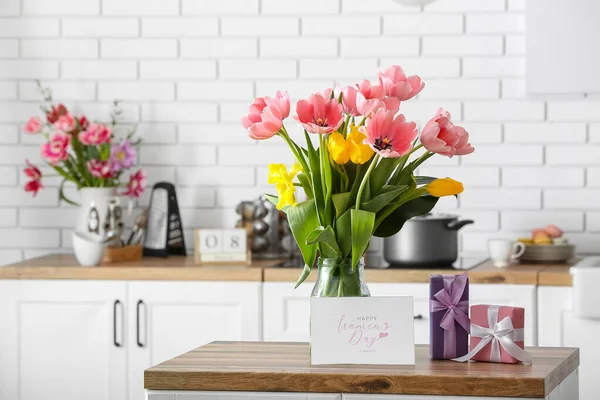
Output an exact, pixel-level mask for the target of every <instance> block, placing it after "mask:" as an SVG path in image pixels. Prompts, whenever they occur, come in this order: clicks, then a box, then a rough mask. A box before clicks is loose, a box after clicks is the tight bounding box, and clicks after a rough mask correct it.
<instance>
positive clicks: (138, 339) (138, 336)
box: [135, 300, 146, 347]
mask: <svg viewBox="0 0 600 400" xmlns="http://www.w3.org/2000/svg"><path fill="white" fill-rule="evenodd" d="M141 305H143V306H144V311H145V310H146V304H145V303H144V301H143V300H138V302H137V305H136V319H135V323H136V328H137V334H136V340H137V345H138V347H145V344H144V343H142V341H141V339H140V336H141V335H140V306H141ZM145 317H146V313H144V322H145V321H146V318H145ZM144 332H146V330H144Z"/></svg>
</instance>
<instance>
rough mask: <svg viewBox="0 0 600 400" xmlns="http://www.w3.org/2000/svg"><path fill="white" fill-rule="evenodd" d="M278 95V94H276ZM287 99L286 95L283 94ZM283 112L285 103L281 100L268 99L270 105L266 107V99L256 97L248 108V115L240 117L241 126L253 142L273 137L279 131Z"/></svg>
mask: <svg viewBox="0 0 600 400" xmlns="http://www.w3.org/2000/svg"><path fill="white" fill-rule="evenodd" d="M277 93H278V94H279V92H277ZM285 96H286V97H287V93H286V94H285ZM282 102H283V103H284V104H283V106H284V107H283V111H286V109H285V101H284V99H282V98H279V99H278V98H277V96H276V97H275V98H274V99H269V103H270V104H271V105H267V98H266V97H257V98H256V99H254V101H253V102H252V104H251V105H250V107H248V115H246V116H243V117H242V125H243V126H244V128H245V129H246V130H247V131H248V136H250V138H252V139H255V140H264V139H269V138H270V137H273V136H274V135H275V134H276V133H277V132H279V131H280V130H281V127H282V126H283V118H284V117H283V115H282V109H281V108H280V107H281V103H282ZM289 107H290V106H289V98H288V99H287V113H288V115H289Z"/></svg>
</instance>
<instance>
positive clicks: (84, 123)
mask: <svg viewBox="0 0 600 400" xmlns="http://www.w3.org/2000/svg"><path fill="white" fill-rule="evenodd" d="M88 126H90V121H88V120H87V118H86V117H85V116H82V117H81V118H79V127H80V128H81V129H82V130H84V131H85V130H86V129H87V128H88Z"/></svg>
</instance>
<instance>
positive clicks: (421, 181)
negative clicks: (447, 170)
mask: <svg viewBox="0 0 600 400" xmlns="http://www.w3.org/2000/svg"><path fill="white" fill-rule="evenodd" d="M436 179H437V178H435V177H433V176H415V181H416V182H417V186H421V185H428V184H430V183H431V182H433V181H435V180H436Z"/></svg>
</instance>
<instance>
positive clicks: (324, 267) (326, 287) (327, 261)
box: [311, 258, 371, 297]
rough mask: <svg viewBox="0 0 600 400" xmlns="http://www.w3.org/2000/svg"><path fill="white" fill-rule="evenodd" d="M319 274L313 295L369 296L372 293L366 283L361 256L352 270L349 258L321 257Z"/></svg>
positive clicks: (318, 262) (318, 263)
mask: <svg viewBox="0 0 600 400" xmlns="http://www.w3.org/2000/svg"><path fill="white" fill-rule="evenodd" d="M317 266H318V268H319V274H318V276H317V282H316V283H315V286H314V287H313V290H312V294H311V296H313V297H369V296H371V293H370V292H369V288H368V287H367V284H366V283H365V262H364V259H363V258H361V259H360V261H359V262H358V265H357V266H356V269H355V270H354V271H353V270H352V260H351V259H349V258H346V259H343V260H338V259H336V258H319V260H318V261H317Z"/></svg>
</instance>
